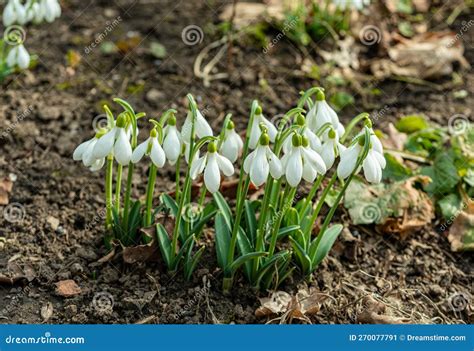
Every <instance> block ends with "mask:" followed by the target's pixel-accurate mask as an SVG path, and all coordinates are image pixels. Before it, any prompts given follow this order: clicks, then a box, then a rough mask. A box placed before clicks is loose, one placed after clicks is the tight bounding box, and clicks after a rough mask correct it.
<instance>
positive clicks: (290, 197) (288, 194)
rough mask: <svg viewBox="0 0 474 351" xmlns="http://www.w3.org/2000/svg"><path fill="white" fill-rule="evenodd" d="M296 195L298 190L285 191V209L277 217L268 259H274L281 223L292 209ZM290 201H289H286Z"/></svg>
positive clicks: (289, 188)
mask: <svg viewBox="0 0 474 351" xmlns="http://www.w3.org/2000/svg"><path fill="white" fill-rule="evenodd" d="M295 194H296V188H292V187H288V189H285V195H284V197H283V207H282V208H281V209H280V210H279V215H278V216H277V222H276V224H274V225H273V233H272V238H271V241H270V247H269V249H268V257H269V258H270V257H272V256H273V253H274V252H275V248H276V243H277V239H278V231H279V230H280V225H281V221H282V220H283V217H284V216H285V214H286V211H287V210H288V208H289V207H291V205H292V203H293V201H294V198H295ZM285 199H288V201H285Z"/></svg>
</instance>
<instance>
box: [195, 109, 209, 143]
mask: <svg viewBox="0 0 474 351" xmlns="http://www.w3.org/2000/svg"><path fill="white" fill-rule="evenodd" d="M194 128H195V131H196V135H197V137H198V138H204V137H206V136H212V135H213V133H212V128H211V126H210V125H209V123H207V121H206V119H205V118H204V116H203V115H202V114H201V112H200V111H199V110H198V111H197V115H196V124H195V126H194Z"/></svg>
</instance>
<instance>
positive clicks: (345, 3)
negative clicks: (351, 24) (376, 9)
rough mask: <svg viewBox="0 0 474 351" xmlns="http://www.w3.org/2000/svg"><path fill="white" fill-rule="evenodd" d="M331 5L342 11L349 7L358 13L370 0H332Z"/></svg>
mask: <svg viewBox="0 0 474 351" xmlns="http://www.w3.org/2000/svg"><path fill="white" fill-rule="evenodd" d="M333 3H334V5H336V6H337V7H339V8H342V9H347V8H349V7H350V8H353V9H357V10H359V11H360V10H362V9H363V8H364V7H365V6H367V5H369V4H370V0H333Z"/></svg>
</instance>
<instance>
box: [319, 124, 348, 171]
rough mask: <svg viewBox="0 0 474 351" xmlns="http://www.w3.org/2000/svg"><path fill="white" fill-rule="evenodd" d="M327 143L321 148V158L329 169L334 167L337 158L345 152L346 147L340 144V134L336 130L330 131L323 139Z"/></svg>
mask: <svg viewBox="0 0 474 351" xmlns="http://www.w3.org/2000/svg"><path fill="white" fill-rule="evenodd" d="M323 140H324V141H325V142H324V143H323V145H322V146H321V157H322V159H323V160H324V163H325V164H326V168H327V169H329V168H331V167H332V166H333V165H334V161H336V157H337V156H338V155H339V154H340V152H341V151H342V150H345V147H344V145H342V144H340V143H339V133H338V132H337V131H335V130H334V129H330V130H329V131H328V132H327V133H325V136H324V138H323Z"/></svg>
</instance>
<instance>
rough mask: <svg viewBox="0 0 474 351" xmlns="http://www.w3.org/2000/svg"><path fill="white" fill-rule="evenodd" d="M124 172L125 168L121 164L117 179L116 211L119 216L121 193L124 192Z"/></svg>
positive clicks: (118, 167)
mask: <svg viewBox="0 0 474 351" xmlns="http://www.w3.org/2000/svg"><path fill="white" fill-rule="evenodd" d="M122 172H123V166H122V165H121V164H119V165H118V166H117V177H116V179H115V211H116V212H117V214H119V213H120V195H121V194H120V193H121V191H122Z"/></svg>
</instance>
